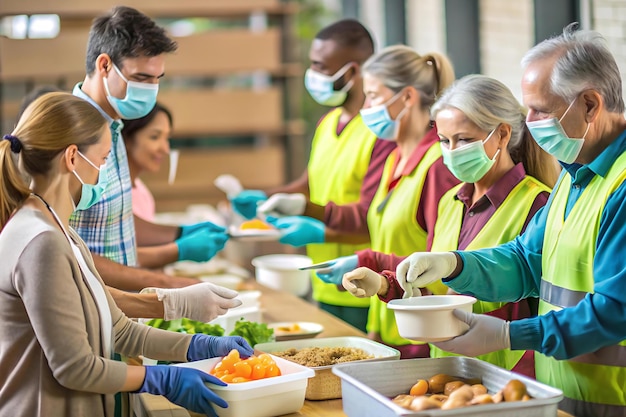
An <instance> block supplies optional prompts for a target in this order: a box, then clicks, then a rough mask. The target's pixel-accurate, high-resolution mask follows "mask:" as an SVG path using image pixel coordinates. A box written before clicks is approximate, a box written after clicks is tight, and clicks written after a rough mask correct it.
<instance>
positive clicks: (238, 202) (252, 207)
mask: <svg viewBox="0 0 626 417" xmlns="http://www.w3.org/2000/svg"><path fill="white" fill-rule="evenodd" d="M265 200H267V194H265V193H264V192H263V191H261V190H243V191H242V192H240V193H239V194H237V195H236V196H234V197H233V198H231V199H230V203H231V204H232V205H233V209H234V210H235V211H236V212H237V213H239V214H241V215H242V216H243V217H245V218H246V219H248V220H250V219H254V218H255V217H256V207H257V205H258V204H259V203H261V202H263V201H265Z"/></svg>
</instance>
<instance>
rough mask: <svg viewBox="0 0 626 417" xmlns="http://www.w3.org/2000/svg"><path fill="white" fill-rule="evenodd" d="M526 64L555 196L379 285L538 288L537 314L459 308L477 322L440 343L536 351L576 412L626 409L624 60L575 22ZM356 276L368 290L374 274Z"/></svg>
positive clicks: (483, 291)
mask: <svg viewBox="0 0 626 417" xmlns="http://www.w3.org/2000/svg"><path fill="white" fill-rule="evenodd" d="M522 63H523V67H524V74H523V79H522V93H523V100H524V104H525V105H526V106H527V107H528V110H529V112H528V117H527V125H528V128H529V130H530V132H531V133H532V135H533V137H534V139H535V140H536V141H537V143H538V144H539V145H540V146H541V147H542V148H543V149H545V150H546V151H547V152H549V153H550V154H552V155H553V156H555V157H556V158H557V159H558V160H559V161H560V162H561V165H562V166H563V168H564V169H563V172H562V174H561V177H560V178H559V181H558V182H557V184H556V186H555V188H554V191H553V194H552V195H551V196H550V199H549V200H548V203H547V205H546V206H545V208H544V209H542V211H540V212H538V214H537V215H536V216H535V217H534V218H533V220H532V221H531V223H530V224H529V226H528V227H527V229H526V232H525V233H524V234H523V235H522V236H520V237H518V238H517V239H515V240H513V241H512V242H509V243H507V244H504V245H501V246H499V247H496V248H491V249H483V250H477V251H469V252H439V253H414V254H413V255H411V256H410V257H409V258H407V259H406V260H404V261H403V262H402V263H401V264H400V265H399V266H398V268H397V274H396V280H393V279H389V278H387V279H385V280H384V281H383V282H382V285H381V289H380V291H379V292H380V293H381V294H382V293H383V292H384V293H386V292H387V291H388V290H389V288H390V287H389V286H390V285H391V286H396V287H397V286H398V285H400V286H402V287H403V288H404V290H405V291H406V292H409V293H412V292H413V291H415V292H417V294H415V295H419V290H418V288H420V287H425V286H426V285H427V284H429V283H430V282H434V281H436V280H438V279H440V278H444V282H445V283H446V284H447V285H448V286H449V287H450V288H452V289H453V290H455V291H457V292H459V293H463V294H473V295H475V296H476V297H477V298H479V299H481V300H486V301H514V300H518V299H520V298H523V297H529V296H531V297H532V296H534V297H539V298H540V305H539V316H538V317H534V318H529V319H524V320H517V321H512V322H510V323H509V322H506V321H504V320H501V319H498V318H495V317H489V316H485V315H475V314H466V313H463V312H460V311H456V312H455V315H456V316H457V317H458V318H459V319H461V320H463V321H465V322H466V323H467V324H469V326H470V327H469V330H468V331H467V332H466V333H465V334H463V335H461V336H458V337H456V338H454V339H451V340H449V341H446V342H440V343H438V344H437V346H438V347H440V348H442V349H444V350H446V351H449V352H456V353H462V354H465V355H471V356H474V355H480V354H484V353H487V352H492V351H496V350H500V349H506V348H511V349H521V350H535V351H537V353H536V374H537V379H538V380H539V381H541V382H544V383H547V384H549V385H552V386H555V387H557V388H560V389H562V390H563V393H564V396H565V399H564V400H563V402H562V403H561V404H560V408H562V409H563V410H566V411H568V412H571V413H572V414H574V415H576V416H577V417H592V416H593V417H602V416H607V417H608V416H611V417H619V416H622V417H624V416H626V260H625V257H624V242H626V228H625V227H624V223H625V222H626V184H625V183H624V179H625V178H626V121H625V120H624V101H623V98H622V81H621V77H620V73H619V69H618V67H617V64H616V62H615V59H614V57H613V56H612V54H611V53H610V52H609V50H608V48H607V46H606V43H605V42H604V39H603V38H602V36H601V35H600V34H599V33H597V32H592V31H576V30H575V28H573V27H572V26H569V27H567V28H566V29H565V30H564V32H563V34H562V35H561V36H558V37H556V38H553V39H549V40H546V41H544V42H542V43H540V44H538V45H537V46H535V47H534V48H533V49H531V50H530V51H529V52H528V53H527V54H526V56H525V57H524V59H523V62H522ZM357 271H358V270H357ZM357 271H355V272H353V274H354V273H357ZM363 277H369V278H370V279H380V277H375V278H372V277H371V274H363ZM476 277H480V279H476ZM346 279H348V274H347V275H346V276H345V277H344V286H346V285H347V284H349V282H346ZM351 282H352V283H353V285H352V287H354V286H355V285H356V286H360V287H361V288H363V287H367V282H368V280H367V279H361V280H352V281H351ZM376 288H378V287H376Z"/></svg>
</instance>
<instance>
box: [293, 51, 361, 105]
mask: <svg viewBox="0 0 626 417" xmlns="http://www.w3.org/2000/svg"><path fill="white" fill-rule="evenodd" d="M352 65H353V63H352V62H348V63H347V64H346V65H344V66H343V67H341V68H340V69H339V71H337V72H336V73H335V74H333V75H325V74H321V73H319V72H317V71H315V70H312V69H311V68H309V69H308V70H306V72H305V73H304V86H305V87H306V90H307V91H308V92H309V94H310V95H311V97H312V98H313V100H315V101H316V102H318V103H319V104H321V105H323V106H331V107H336V106H340V105H342V104H343V103H344V101H346V97H347V96H348V91H350V89H351V88H352V86H353V85H354V80H350V81H348V82H347V83H346V85H344V86H343V88H342V89H341V90H335V87H334V86H335V82H336V81H337V80H338V79H339V78H341V77H342V76H343V75H344V74H345V73H346V72H347V71H348V70H349V69H350V68H351V67H352Z"/></svg>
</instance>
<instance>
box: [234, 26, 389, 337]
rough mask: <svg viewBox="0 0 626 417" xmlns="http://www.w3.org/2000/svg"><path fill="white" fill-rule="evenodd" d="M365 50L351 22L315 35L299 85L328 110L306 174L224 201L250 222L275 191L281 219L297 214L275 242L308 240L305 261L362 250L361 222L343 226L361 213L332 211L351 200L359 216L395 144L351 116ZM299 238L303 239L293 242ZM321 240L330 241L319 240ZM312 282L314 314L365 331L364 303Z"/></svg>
mask: <svg viewBox="0 0 626 417" xmlns="http://www.w3.org/2000/svg"><path fill="white" fill-rule="evenodd" d="M373 53H374V43H373V41H372V37H371V35H370V34H369V32H368V31H367V29H366V28H365V27H364V26H363V25H362V24H361V23H359V22H358V21H356V20H353V19H344V20H340V21H338V22H335V23H333V24H331V25H329V26H327V27H325V28H324V29H322V30H321V31H320V32H319V33H318V34H317V35H316V36H315V39H314V40H313V42H312V44H311V48H310V51H309V58H310V61H311V64H310V67H309V69H307V71H306V74H305V79H304V82H305V87H306V89H307V91H308V92H309V94H310V95H311V97H313V99H314V100H315V101H316V102H318V103H319V104H321V105H324V106H329V107H333V109H332V110H330V111H329V112H328V113H326V114H325V115H324V116H323V117H322V118H321V119H320V121H319V122H318V125H317V128H316V130H315V134H314V137H313V142H312V145H311V155H310V158H309V163H308V166H307V169H306V170H305V172H304V173H303V174H302V176H301V177H300V178H298V179H297V180H295V181H293V182H292V183H290V184H287V185H284V186H281V187H277V188H275V189H270V190H263V191H262V190H245V191H243V192H242V193H240V194H239V195H237V196H235V197H234V198H233V199H232V200H231V202H232V204H233V207H234V208H235V210H236V211H238V212H239V213H240V214H242V215H244V216H245V217H247V218H252V217H254V216H256V211H257V204H259V203H262V202H263V201H265V200H267V198H268V196H270V195H275V194H280V195H279V196H278V197H281V196H284V197H285V198H287V199H290V201H291V202H292V203H293V204H292V209H291V211H290V212H289V213H288V214H293V215H298V216H297V217H296V218H295V219H294V222H293V223H292V224H291V225H290V231H289V232H287V233H286V234H285V235H284V236H283V238H282V239H281V242H282V243H286V244H291V245H295V246H302V245H304V244H307V243H311V244H307V254H308V255H309V256H310V257H311V258H312V259H313V262H320V261H324V260H327V259H334V258H337V257H340V256H344V255H352V254H354V252H355V251H357V250H360V249H364V248H366V247H367V246H368V242H369V234H368V233H367V225H366V224H360V225H354V224H349V225H345V224H344V223H345V220H346V219H349V218H352V219H360V218H362V216H354V215H352V216H343V215H341V214H339V215H338V214H337V213H336V211H337V207H338V206H340V205H345V204H349V203H358V204H355V205H354V210H362V211H363V212H367V209H368V208H369V205H370V202H371V201H372V198H373V197H374V194H375V193H376V189H377V187H378V184H379V182H380V178H381V175H382V168H383V166H384V163H385V160H386V159H387V156H388V155H389V154H390V153H391V151H392V150H393V149H395V146H396V145H395V143H393V142H390V141H384V140H381V139H378V138H377V137H376V135H375V134H374V133H372V132H371V131H370V130H369V129H368V128H367V126H366V125H365V124H364V123H363V120H362V119H361V115H360V114H359V110H361V108H362V107H363V104H364V103H365V94H364V92H363V79H362V75H361V66H362V65H363V63H364V62H365V61H366V60H367V59H368V58H369V57H370V56H372V54H373ZM284 193H290V195H288V196H285V195H284ZM307 199H308V200H310V202H308V203H307ZM305 209H306V210H307V212H306V213H305ZM312 211H314V212H315V213H313V212H312ZM302 214H306V215H307V216H311V217H304V216H300V215H302ZM318 219H319V220H318ZM320 220H324V222H322V221H320ZM324 223H326V224H324ZM340 226H341V228H347V230H363V233H359V234H344V233H342V232H340V231H339V230H338V229H339V228H340ZM294 231H295V232H296V233H292V232H294ZM300 237H304V239H303V240H301V241H299V240H300ZM329 241H332V242H333V243H326V242H329ZM312 284H313V298H314V299H315V300H316V301H317V302H319V305H320V307H321V308H322V309H324V310H326V311H328V312H330V313H332V314H334V315H335V316H337V317H339V318H341V319H343V320H345V321H347V322H348V323H350V324H352V325H353V326H355V327H357V328H359V329H361V330H363V331H365V325H366V322H367V309H368V306H369V303H368V302H366V301H364V300H358V299H356V298H355V297H352V296H350V294H348V293H346V292H345V291H344V290H343V288H341V286H337V285H335V284H328V283H325V282H324V281H322V280H320V279H319V278H318V277H317V276H315V275H313V276H312Z"/></svg>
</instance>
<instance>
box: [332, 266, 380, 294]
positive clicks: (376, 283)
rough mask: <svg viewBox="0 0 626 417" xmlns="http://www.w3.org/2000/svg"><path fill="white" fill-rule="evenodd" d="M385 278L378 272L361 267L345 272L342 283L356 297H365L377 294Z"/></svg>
mask: <svg viewBox="0 0 626 417" xmlns="http://www.w3.org/2000/svg"><path fill="white" fill-rule="evenodd" d="M384 279H385V278H384V277H383V276H382V275H380V274H379V273H378V272H375V271H372V270H371V269H369V268H365V267H360V268H357V269H355V270H354V271H351V272H348V273H346V274H344V276H343V279H342V280H341V285H343V287H344V288H345V289H346V290H347V291H348V292H350V294H352V295H354V296H355V297H358V298H365V297H372V296H374V295H376V294H377V293H378V291H379V290H380V288H381V286H382V281H383V280H384Z"/></svg>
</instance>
